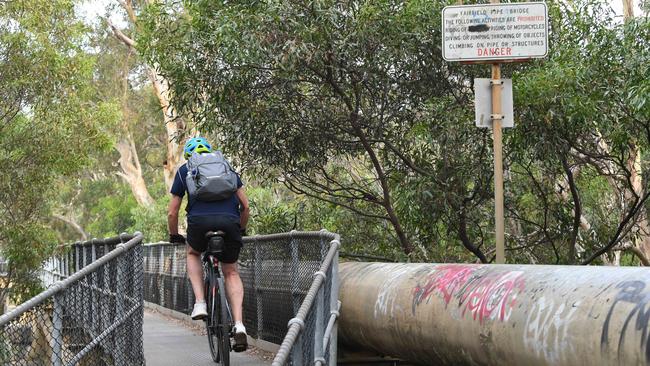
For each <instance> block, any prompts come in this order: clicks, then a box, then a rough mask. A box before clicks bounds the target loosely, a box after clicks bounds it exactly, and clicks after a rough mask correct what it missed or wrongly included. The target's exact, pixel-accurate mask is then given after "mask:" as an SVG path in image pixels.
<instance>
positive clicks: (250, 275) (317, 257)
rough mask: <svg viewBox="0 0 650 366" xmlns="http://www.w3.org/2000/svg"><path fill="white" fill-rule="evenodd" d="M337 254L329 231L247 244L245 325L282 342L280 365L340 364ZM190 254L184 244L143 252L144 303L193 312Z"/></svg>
mask: <svg viewBox="0 0 650 366" xmlns="http://www.w3.org/2000/svg"><path fill="white" fill-rule="evenodd" d="M338 247H339V237H338V235H337V234H333V233H329V232H327V231H325V230H322V231H317V232H297V231H293V232H291V233H283V234H272V235H260V236H252V237H246V238H244V247H243V248H242V251H241V254H240V258H239V272H240V275H241V278H242V281H243V283H244V323H245V325H246V329H247V332H248V334H249V335H250V336H251V337H253V338H256V339H259V340H264V341H268V342H271V343H275V344H281V343H282V347H281V349H280V352H281V353H278V355H279V357H280V359H279V360H278V362H280V364H283V363H282V362H285V363H286V362H289V363H291V364H293V365H300V366H303V365H307V364H311V363H314V362H315V361H317V362H321V364H323V363H329V364H335V363H336V316H337V314H338V309H339V306H340V305H339V302H338V270H337V265H338ZM185 251H186V249H185V245H184V244H170V243H150V244H145V245H144V284H145V286H144V298H145V301H147V302H151V303H154V304H157V305H160V306H163V307H166V308H169V309H172V310H176V311H179V312H182V313H186V314H188V313H189V312H190V311H191V307H192V305H193V304H194V295H193V293H192V288H191V286H190V284H189V280H188V279H187V274H186V268H185V260H186V257H185V255H186V252H185ZM314 276H315V277H314ZM290 321H291V324H289V322H290ZM301 322H302V323H301ZM288 324H289V325H288ZM299 324H304V326H300V325H299ZM288 330H289V332H290V333H289V335H287V331H288ZM316 339H318V340H316ZM294 345H295V347H294ZM285 353H286V355H285ZM289 356H290V357H289ZM303 360H304V361H305V362H303ZM308 360H311V361H308Z"/></svg>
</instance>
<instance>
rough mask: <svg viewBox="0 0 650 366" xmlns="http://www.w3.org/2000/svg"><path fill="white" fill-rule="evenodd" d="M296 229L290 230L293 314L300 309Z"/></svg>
mask: <svg viewBox="0 0 650 366" xmlns="http://www.w3.org/2000/svg"><path fill="white" fill-rule="evenodd" d="M295 232H296V230H291V234H290V235H291V243H290V245H291V299H292V303H293V316H296V314H298V310H299V309H300V289H299V288H298V283H299V281H298V274H299V272H298V264H299V262H300V257H299V252H298V250H299V249H298V242H297V241H296V239H295V237H294V235H293V234H294V233H295Z"/></svg>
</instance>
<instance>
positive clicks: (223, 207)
mask: <svg viewBox="0 0 650 366" xmlns="http://www.w3.org/2000/svg"><path fill="white" fill-rule="evenodd" d="M235 174H237V173H235ZM185 177H187V164H183V165H181V167H180V168H178V170H177V171H176V175H175V176H174V183H173V184H172V189H171V193H172V194H173V195H175V196H179V197H183V196H185V193H186V192H187V185H186V183H185ZM242 186H243V184H242V182H241V179H240V178H239V174H237V188H241V187H242ZM188 201H189V200H188ZM205 215H232V216H235V217H236V218H239V198H237V195H236V194H233V195H232V196H230V198H226V199H225V200H221V201H212V202H202V201H199V200H196V201H194V202H192V201H189V202H188V203H187V216H188V217H190V216H205Z"/></svg>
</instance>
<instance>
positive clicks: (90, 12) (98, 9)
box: [78, 0, 641, 25]
mask: <svg viewBox="0 0 650 366" xmlns="http://www.w3.org/2000/svg"><path fill="white" fill-rule="evenodd" d="M633 3H634V14H635V15H637V16H638V15H641V10H640V9H639V0H633ZM111 4H112V5H115V6H119V3H118V2H117V0H86V1H85V2H84V3H83V4H81V5H80V6H79V7H78V9H79V12H80V14H81V15H82V16H83V17H84V18H86V19H88V20H89V21H90V22H94V21H96V20H97V18H98V17H100V16H104V15H105V14H106V9H107V7H108V6H109V5H111ZM610 4H611V5H612V8H613V9H614V11H615V12H616V14H619V15H623V1H622V0H610ZM112 13H117V12H116V11H112ZM111 21H112V22H113V23H115V24H116V25H119V24H120V23H123V22H124V19H123V18H122V17H121V16H120V15H118V14H113V15H112V16H111Z"/></svg>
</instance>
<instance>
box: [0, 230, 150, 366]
mask: <svg viewBox="0 0 650 366" xmlns="http://www.w3.org/2000/svg"><path fill="white" fill-rule="evenodd" d="M140 244H142V234H140V233H135V234H134V235H126V234H123V235H120V236H119V237H115V238H110V239H105V240H91V241H87V242H83V243H75V244H72V245H71V246H70V247H69V248H68V249H67V250H66V252H65V253H64V254H63V255H62V256H60V257H58V258H54V259H50V260H48V261H47V263H46V266H45V269H44V273H43V275H42V276H41V278H42V279H43V280H44V283H45V284H46V285H50V286H49V288H48V289H47V290H45V291H44V292H42V293H41V294H39V295H38V296H36V297H34V298H32V299H30V300H28V301H27V302H25V303H23V304H21V305H19V306H18V307H17V308H15V309H14V310H13V311H11V312H9V313H7V314H4V315H2V316H0V364H2V365H30V366H31V365H53V366H59V365H78V364H83V365H106V366H109V365H110V366H126V365H144V354H143V347H142V322H143V296H142V293H143V289H142V278H143V276H142V246H141V245H140Z"/></svg>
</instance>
